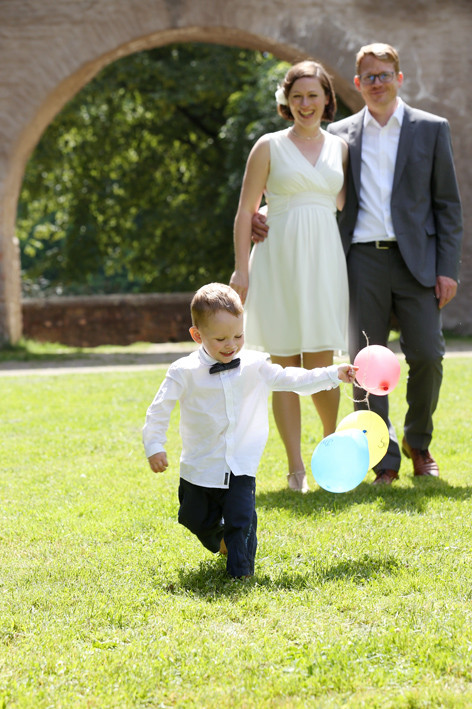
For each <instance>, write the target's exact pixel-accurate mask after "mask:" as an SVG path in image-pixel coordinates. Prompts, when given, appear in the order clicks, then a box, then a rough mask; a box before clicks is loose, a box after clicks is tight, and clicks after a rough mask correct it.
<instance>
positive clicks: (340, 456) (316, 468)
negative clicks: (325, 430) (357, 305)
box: [311, 345, 400, 492]
mask: <svg viewBox="0 0 472 709" xmlns="http://www.w3.org/2000/svg"><path fill="white" fill-rule="evenodd" d="M354 365H356V366H357V367H359V369H358V370H357V373H356V380H357V383H358V385H359V386H361V387H362V388H363V389H365V390H366V391H367V392H368V393H370V394H376V395H378V396H385V395H386V394H389V393H390V392H391V391H393V389H394V388H395V387H396V385H397V384H398V380H399V379H400V363H399V362H398V360H397V358H396V357H395V355H394V354H393V352H392V351H391V350H389V349H388V348H387V347H382V346H380V345H368V346H367V347H365V348H364V349H363V350H361V351H360V352H359V353H358V354H357V356H356V358H355V360H354ZM388 442H389V435H388V428H387V424H386V423H385V421H384V420H383V419H382V418H381V416H379V415H378V414H376V413H374V412H373V411H367V410H365V411H364V410H362V411H354V412H353V413H351V414H349V415H348V416H346V417H345V418H343V419H342V421H341V422H340V423H339V424H338V427H337V428H336V431H335V433H332V434H331V435H330V436H326V438H323V440H322V441H321V442H320V443H319V444H318V445H317V447H316V448H315V450H314V452H313V456H312V458H311V470H312V472H313V476H314V478H315V480H316V482H317V483H318V485H319V486H320V487H322V488H323V489H324V490H328V491H329V492H348V491H349V490H353V489H354V488H355V487H357V486H358V485H359V484H360V483H361V482H362V481H363V479H364V478H365V476H366V475H367V472H368V471H369V470H370V469H371V468H372V467H373V466H374V465H377V463H380V461H381V460H382V458H383V457H384V455H385V453H386V452H387V448H388Z"/></svg>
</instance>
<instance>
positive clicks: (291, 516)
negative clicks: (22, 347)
mask: <svg viewBox="0 0 472 709" xmlns="http://www.w3.org/2000/svg"><path fill="white" fill-rule="evenodd" d="M164 373H165V367H156V370H155V371H152V372H149V371H127V372H111V373H94V372H91V373H90V374H78V373H76V374H70V375H69V374H68V375H63V376H52V375H51V376H44V375H43V376H18V377H9V378H2V379H0V387H1V392H2V396H1V405H0V461H1V463H0V505H1V507H0V707H2V706H3V707H35V708H36V707H39V708H43V707H99V708H100V709H101V708H104V707H123V708H125V707H222V708H225V707H305V706H310V707H339V706H346V707H364V706H365V707H395V708H396V707H443V706H444V707H468V706H471V705H472V630H471V615H472V613H471V601H472V587H471V579H472V571H471V563H470V562H471V543H472V531H471V524H470V519H471V513H472V503H471V490H472V488H471V487H470V480H471V475H470V473H471V463H470V457H469V455H470V430H469V427H470V392H471V391H472V373H471V368H470V359H469V358H467V357H461V358H451V359H447V360H446V362H445V380H444V385H443V389H442V392H441V400H440V405H439V408H438V411H437V414H436V417H435V424H436V430H435V435H434V441H433V446H432V452H433V454H434V456H435V457H436V459H437V460H438V462H439V465H440V467H441V478H440V479H439V480H429V479H414V478H413V477H412V472H411V463H410V462H409V461H405V460H404V462H403V464H402V469H401V478H400V480H399V481H398V482H397V483H395V484H394V485H393V486H392V487H391V488H385V487H383V488H378V487H373V486H372V485H371V484H370V483H371V481H372V479H373V474H372V472H369V474H368V476H367V478H366V480H365V481H364V482H363V483H362V484H361V485H360V486H359V487H358V488H356V489H355V490H353V491H352V492H349V493H344V494H338V495H336V494H331V493H328V492H325V491H323V490H321V489H320V488H319V487H318V486H317V485H316V484H315V482H314V480H313V478H312V477H311V479H310V487H311V491H310V493H309V494H307V495H305V496H301V495H299V494H297V493H292V492H289V491H288V490H287V489H286V481H285V474H286V469H285V468H286V465H285V456H284V452H283V447H282V444H281V442H280V440H279V438H278V435H277V432H276V428H275V425H274V424H273V421H272V419H271V435H270V439H269V442H268V445H267V447H266V451H265V455H264V457H263V459H262V462H261V465H260V469H259V474H258V493H257V507H258V514H259V534H258V536H259V549H258V555H257V559H256V574H255V576H254V578H253V579H252V580H251V581H250V582H248V583H241V582H234V581H231V580H230V579H228V578H227V577H226V575H225V565H224V559H223V558H222V557H220V556H213V555H211V554H210V553H209V552H207V551H206V550H205V549H203V548H202V547H201V546H200V544H199V542H198V540H196V539H195V538H194V537H192V535H191V534H190V533H189V532H188V531H187V530H185V529H184V528H182V527H180V526H179V525H178V523H177V521H176V513H177V485H178V457H179V450H180V439H179V435H178V410H176V411H175V412H174V415H173V417H172V421H171V428H170V431H169V441H168V454H169V457H170V462H171V467H170V469H169V470H168V472H166V473H165V474H161V475H155V474H153V473H152V472H151V471H150V470H149V468H148V467H147V462H146V460H145V457H144V452H143V449H142V444H141V428H142V424H143V420H144V415H145V411H146V408H147V406H148V404H149V403H150V401H151V400H152V398H153V396H154V393H155V391H156V390H157V387H158V386H159V383H160V381H161V380H162V378H163V376H164ZM405 380H406V370H405V367H404V364H403V363H402V378H401V382H400V384H399V385H398V387H397V388H396V389H395V391H394V392H393V394H391V396H390V400H391V411H392V418H393V421H394V422H395V424H396V426H397V430H398V432H399V433H400V434H401V426H402V420H403V416H404V412H405V385H406V381H405ZM350 393H351V392H350V389H349V388H348V387H344V386H343V388H342V395H341V411H340V418H342V417H343V416H345V415H347V414H348V413H349V412H350V411H351V409H352V401H351V399H350ZM302 404H303V421H304V425H303V430H304V438H303V446H304V453H305V459H306V463H307V466H308V467H309V462H310V458H311V454H312V452H313V449H314V447H315V446H316V444H317V443H318V441H319V440H320V437H321V427H320V424H319V421H318V419H317V416H316V414H315V412H314V410H313V407H312V405H311V402H310V400H309V399H308V398H303V399H302ZM468 412H469V413H468Z"/></svg>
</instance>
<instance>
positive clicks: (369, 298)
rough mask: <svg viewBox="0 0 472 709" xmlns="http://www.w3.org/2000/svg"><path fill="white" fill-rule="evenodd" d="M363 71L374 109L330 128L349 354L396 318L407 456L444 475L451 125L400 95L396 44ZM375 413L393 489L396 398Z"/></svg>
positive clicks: (454, 249) (455, 247) (358, 79)
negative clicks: (340, 177)
mask: <svg viewBox="0 0 472 709" xmlns="http://www.w3.org/2000/svg"><path fill="white" fill-rule="evenodd" d="M356 72H357V73H356V76H355V77H354V83H355V86H356V88H357V89H358V91H359V92H360V93H361V95H362V97H363V99H364V101H365V103H366V106H365V107H364V108H363V109H362V110H361V111H360V112H359V113H357V114H355V115H353V116H350V117H348V118H345V119H343V120H341V121H339V122H336V123H333V124H330V126H329V128H328V130H329V131H330V132H332V133H334V134H336V135H338V136H340V137H342V138H344V140H345V141H346V142H347V144H348V146H349V169H348V175H347V195H346V204H345V207H344V209H343V211H342V212H341V213H340V215H339V228H340V232H341V238H342V240H343V246H344V250H345V253H346V258H347V265H348V277H349V295H350V314H349V349H350V356H351V360H352V361H353V360H354V358H355V355H356V354H357V352H359V350H361V349H362V348H363V347H365V346H366V345H367V344H371V345H373V344H378V345H384V346H386V345H387V342H388V337H389V331H390V323H391V316H392V313H393V315H394V316H395V317H396V320H397V321H398V324H399V327H400V331H401V335H400V345H401V348H402V351H403V353H404V354H405V358H406V361H407V364H408V367H409V374H408V384H407V397H406V398H407V403H408V410H407V413H406V417H405V422H404V437H403V441H402V450H403V453H404V454H405V455H406V456H407V457H408V458H411V459H412V462H413V469H414V474H415V475H417V476H438V475H439V469H438V465H437V463H436V461H435V460H434V459H433V457H432V456H431V454H430V452H429V446H430V443H431V439H432V432H433V414H434V411H435V409H436V406H437V403H438V398H439V390H440V386H441V381H442V359H443V356H444V352H445V345H444V338H443V335H442V329H441V314H440V311H441V309H442V308H443V307H444V306H445V305H446V304H447V303H449V302H450V301H451V300H452V298H454V296H455V294H456V291H457V281H458V272H459V262H460V247H461V240H462V213H461V205H460V197H459V190H458V186H457V181H456V176H455V169H454V163H453V157H452V147H451V138H450V131H449V125H448V122H447V121H446V120H445V119H444V118H440V117H438V116H435V115H433V114H430V113H426V112H424V111H420V110H417V109H414V108H411V107H410V106H407V105H406V104H405V103H404V102H403V101H402V100H401V99H400V98H399V96H398V92H399V89H400V87H401V85H402V83H403V74H402V73H401V71H400V64H399V58H398V54H397V52H396V50H395V49H394V48H393V47H391V46H390V45H388V44H380V43H376V44H370V45H367V46H365V47H362V48H361V49H360V51H359V52H358V54H357V57H356ZM257 221H258V218H256V217H255V218H254V227H255V232H256V234H257V233H259V234H260V233H261V232H260V228H259V229H258V227H257ZM256 240H257V236H256ZM354 398H355V400H356V404H355V406H356V408H365V407H366V406H367V404H366V402H365V401H362V399H365V392H363V390H362V389H359V388H356V389H355V396H354ZM369 407H370V409H371V410H372V411H375V412H376V413H378V414H379V415H380V416H382V418H383V419H384V420H385V422H386V423H387V425H388V428H389V435H390V441H389V446H388V450H387V453H386V455H385V457H384V458H383V459H382V461H381V462H380V463H379V464H378V465H377V466H376V467H375V468H374V471H375V473H376V479H375V481H374V483H376V484H387V485H388V484H391V483H392V481H393V480H396V479H397V478H398V471H399V469H400V462H401V453H400V447H399V444H398V440H397V437H396V434H395V430H394V428H393V426H392V424H391V422H390V420H389V416H388V397H387V396H373V395H369Z"/></svg>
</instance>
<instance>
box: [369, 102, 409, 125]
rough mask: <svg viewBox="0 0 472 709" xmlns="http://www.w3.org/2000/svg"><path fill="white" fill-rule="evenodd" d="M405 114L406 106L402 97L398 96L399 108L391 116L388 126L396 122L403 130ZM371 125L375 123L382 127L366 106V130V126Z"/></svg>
mask: <svg viewBox="0 0 472 709" xmlns="http://www.w3.org/2000/svg"><path fill="white" fill-rule="evenodd" d="M404 113H405V104H404V103H403V101H402V100H401V98H400V96H397V107H396V109H395V111H394V112H393V113H392V115H391V116H390V118H389V119H388V122H387V125H389V123H391V122H392V121H396V122H397V124H398V126H399V127H400V128H401V125H402V122H403V115H404ZM369 123H373V124H374V125H376V126H379V125H380V124H379V123H378V122H377V120H376V119H375V118H374V116H373V115H372V114H371V112H370V111H369V109H368V108H367V106H366V109H365V113H364V128H365V127H366V126H368V125H369ZM384 127H385V126H384Z"/></svg>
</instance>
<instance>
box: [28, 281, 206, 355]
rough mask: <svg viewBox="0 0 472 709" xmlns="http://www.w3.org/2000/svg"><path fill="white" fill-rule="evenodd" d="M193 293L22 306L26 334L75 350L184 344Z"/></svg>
mask: <svg viewBox="0 0 472 709" xmlns="http://www.w3.org/2000/svg"><path fill="white" fill-rule="evenodd" d="M192 296H193V293H172V294H152V295H104V296H93V297H71V298H59V297H55V298H47V299H45V298H31V299H28V300H24V301H23V304H22V311H23V334H24V336H25V337H27V338H31V339H33V340H38V341H39V342H60V343H61V344H64V345H69V346H71V347H96V346H98V345H131V344H132V343H133V342H185V341H188V340H189V338H190V335H189V332H188V331H189V327H190V326H191V324H192V322H191V318H190V301H191V300H192Z"/></svg>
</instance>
